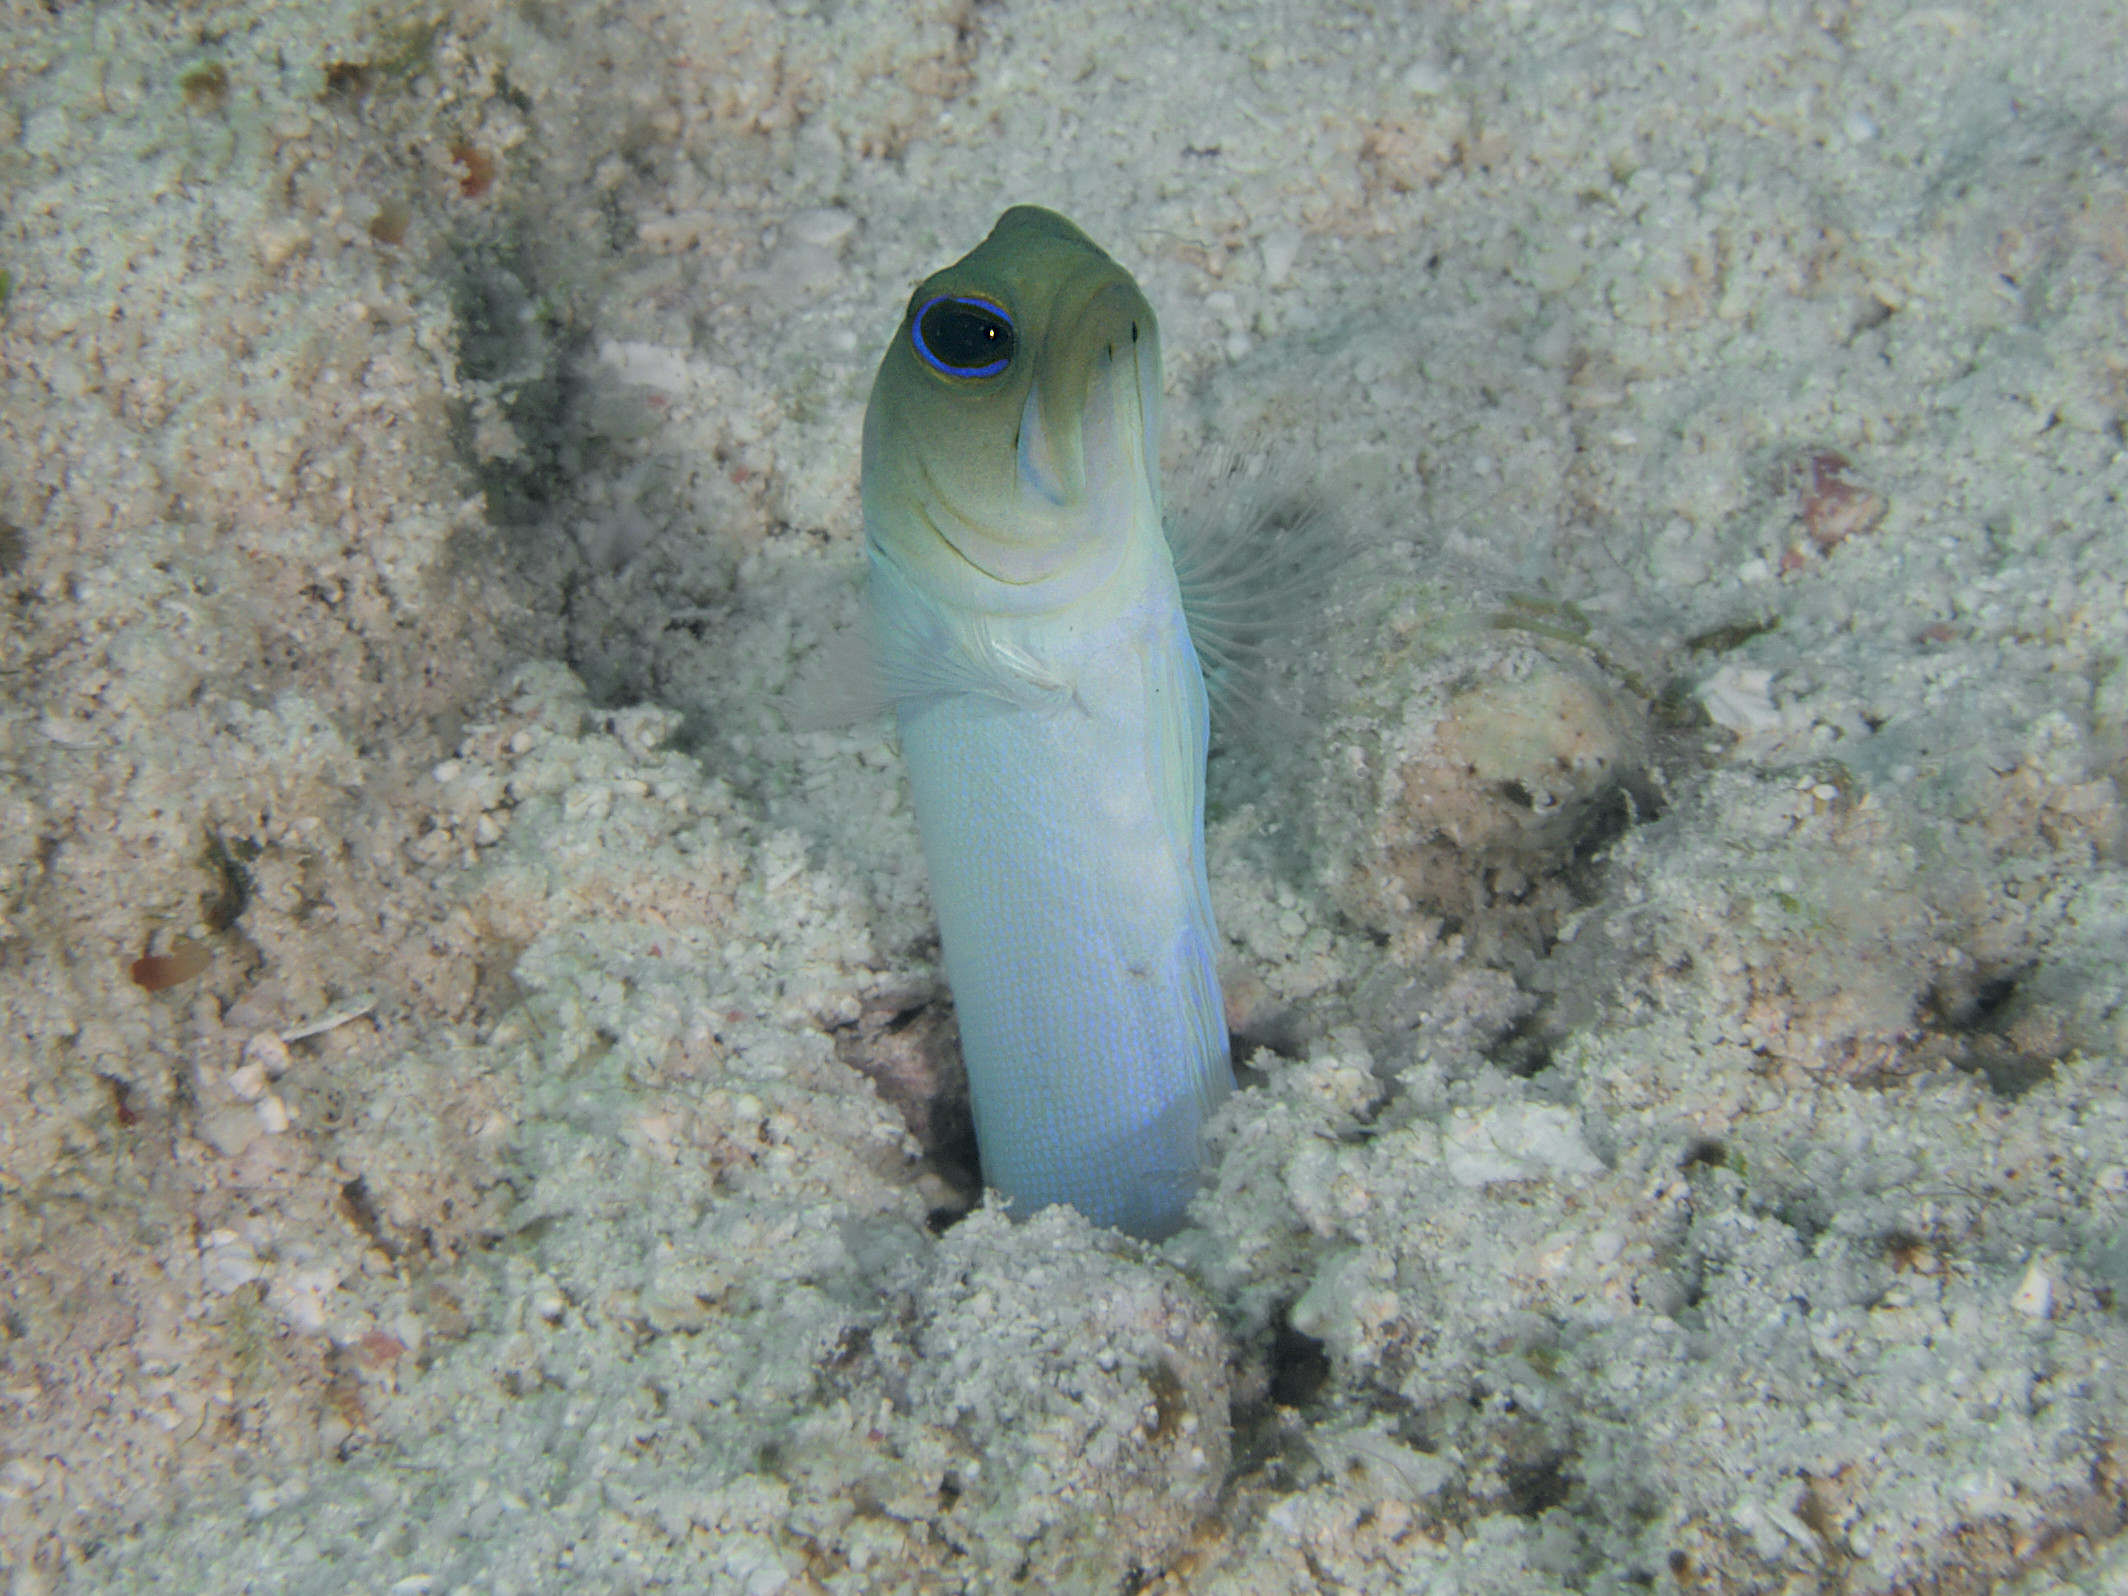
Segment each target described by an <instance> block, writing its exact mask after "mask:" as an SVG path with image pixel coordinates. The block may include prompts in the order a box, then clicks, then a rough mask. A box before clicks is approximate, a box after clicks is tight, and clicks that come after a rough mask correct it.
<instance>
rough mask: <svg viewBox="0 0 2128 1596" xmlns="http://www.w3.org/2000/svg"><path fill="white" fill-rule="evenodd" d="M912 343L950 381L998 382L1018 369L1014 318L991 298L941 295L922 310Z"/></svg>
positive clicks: (914, 324)
mask: <svg viewBox="0 0 2128 1596" xmlns="http://www.w3.org/2000/svg"><path fill="white" fill-rule="evenodd" d="M909 342H910V343H912V344H914V345H915V346H916V352H917V354H918V355H920V356H922V357H923V362H924V364H925V365H927V366H929V367H930V368H931V369H932V370H933V371H937V372H943V373H944V374H945V375H946V376H948V377H995V376H996V375H998V373H1000V372H1001V371H1003V370H1004V369H1005V368H1006V367H1007V366H1009V365H1011V364H1012V347H1013V343H1014V339H1013V333H1012V318H1011V317H1010V316H1008V315H1006V314H1005V312H1004V311H1002V310H1000V309H999V308H998V307H997V306H996V305H993V304H991V303H990V301H988V300H987V299H960V298H956V297H955V296H953V295H951V294H940V295H938V296H936V297H935V298H932V299H927V300H925V301H924V302H923V304H922V305H921V306H920V307H919V308H918V310H917V312H916V317H915V320H914V321H913V322H911V324H910V327H909Z"/></svg>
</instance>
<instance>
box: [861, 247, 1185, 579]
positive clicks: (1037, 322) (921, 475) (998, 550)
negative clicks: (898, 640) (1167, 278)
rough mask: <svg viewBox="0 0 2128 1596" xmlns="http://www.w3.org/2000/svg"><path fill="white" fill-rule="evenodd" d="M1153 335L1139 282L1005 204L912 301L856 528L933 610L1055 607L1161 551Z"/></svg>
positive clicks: (867, 442) (888, 362) (881, 379)
mask: <svg viewBox="0 0 2128 1596" xmlns="http://www.w3.org/2000/svg"><path fill="white" fill-rule="evenodd" d="M1159 437H1160V334H1159V328H1158V325H1157V323H1156V322H1155V320H1154V318H1153V310H1152V306H1151V305H1149V304H1147V303H1146V299H1145V296H1144V295H1143V294H1142V293H1140V292H1139V290H1138V285H1137V283H1136V282H1135V281H1134V280H1133V279H1132V278H1131V275H1130V273H1129V272H1127V271H1125V270H1124V269H1123V268H1122V267H1121V266H1119V265H1117V264H1116V262H1115V261H1113V260H1111V259H1110V258H1109V257H1108V255H1106V254H1105V253H1103V251H1102V250H1101V249H1100V248H1099V246H1097V245H1096V244H1095V243H1094V242H1093V240H1091V239H1089V238H1088V237H1087V236H1086V235H1085V234H1084V233H1082V232H1080V231H1079V229H1078V228H1076V227H1074V226H1073V225H1072V224H1071V223H1070V222H1068V221H1066V220H1065V219H1064V218H1063V217H1061V216H1059V215H1057V214H1056V213H1055V212H1053V211H1046V210H1042V209H1040V208H1038V207H1036V206H1032V205H1016V206H1014V207H1013V208H1012V209H1011V210H1009V211H1007V212H1005V214H1004V215H1003V216H1001V217H999V218H998V222H997V225H996V226H995V227H993V228H992V229H991V230H990V236H989V237H988V238H986V239H984V240H983V242H982V243H981V244H979V245H978V246H977V247H976V248H975V249H974V250H972V251H970V252H969V253H968V254H967V255H965V256H963V257H962V258H961V259H960V260H958V261H956V262H954V263H953V264H952V265H951V266H948V267H946V268H945V269H944V270H943V271H940V272H937V273H934V274H933V275H932V276H930V277H928V278H926V279H925V280H924V281H923V283H922V284H920V285H919V286H918V288H917V290H916V292H915V293H914V294H912V295H911V296H910V298H909V308H908V311H907V313H906V314H905V315H904V316H903V317H902V322H901V327H900V328H899V330H898V331H897V332H896V333H895V335H894V341H893V343H892V344H890V345H889V346H888V348H887V353H886V357H885V358H884V359H883V360H881V361H880V364H879V375H878V377H877V378H876V379H875V380H874V382H873V385H872V399H871V403H870V405H869V406H867V408H866V410H865V428H864V509H865V525H866V528H867V531H868V534H869V536H870V538H871V540H872V542H873V545H874V547H875V549H876V550H877V552H878V553H879V554H880V555H881V556H883V557H884V558H886V559H888V560H890V561H892V562H893V563H894V564H895V565H896V566H897V567H898V568H899V569H900V570H901V571H902V572H903V573H904V574H906V575H907V576H908V577H909V578H910V579H911V580H912V581H914V582H915V583H916V584H917V585H918V586H919V587H920V588H922V589H923V590H925V591H926V592H928V593H930V594H931V595H932V597H934V598H935V599H938V600H940V601H942V602H945V603H947V604H949V605H952V606H954V607H957V608H961V609H965V610H972V611H976V612H978V613H986V614H1028V613H1033V612H1039V611H1046V610H1051V609H1055V608H1057V607H1059V606H1061V605H1065V604H1069V603H1071V602H1072V601H1074V600H1075V599H1077V598H1080V597H1082V596H1084V595H1085V594H1087V593H1089V592H1091V591H1093V590H1095V589H1096V588H1098V587H1100V586H1101V585H1102V584H1103V583H1104V582H1106V581H1107V580H1108V578H1109V577H1110V576H1111V575H1113V574H1114V573H1115V572H1116V570H1117V569H1118V568H1119V567H1120V566H1121V565H1122V564H1123V563H1124V561H1125V560H1126V558H1127V557H1128V556H1129V555H1130V554H1131V553H1132V552H1133V551H1134V550H1142V548H1143V547H1144V544H1145V540H1146V539H1147V537H1148V536H1150V537H1152V538H1154V539H1158V538H1159V536H1160V488H1159V459H1160V455H1159Z"/></svg>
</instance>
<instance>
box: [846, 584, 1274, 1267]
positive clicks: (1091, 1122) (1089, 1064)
mask: <svg viewBox="0 0 2128 1596" xmlns="http://www.w3.org/2000/svg"><path fill="white" fill-rule="evenodd" d="M1159 552H1160V555H1161V558H1160V559H1159V560H1158V561H1155V562H1149V563H1150V564H1151V565H1152V566H1153V569H1151V570H1148V571H1144V572H1141V573H1137V574H1138V575H1139V577H1140V580H1138V581H1136V582H1134V583H1127V584H1126V586H1135V587H1136V588H1137V589H1138V591H1136V592H1135V593H1131V594H1128V595H1127V596H1124V597H1122V601H1121V602H1120V603H1117V604H1113V605H1108V604H1099V605H1092V606H1085V605H1082V606H1078V607H1076V610H1075V613H1074V614H1073V615H1072V616H1068V617H1034V618H1013V619H1011V620H1009V621H1000V620H998V619H996V618H993V619H992V620H991V621H990V622H989V623H988V624H986V625H984V626H982V627H980V628H978V629H977V630H978V633H979V635H978V637H977V638H976V639H975V640H974V641H972V642H971V641H970V640H969V639H968V638H967V637H966V636H965V635H963V636H961V637H959V638H957V639H956V638H955V634H956V633H965V631H966V630H967V629H966V628H965V626H964V625H961V624H957V623H955V622H954V621H952V620H949V619H947V618H946V617H944V616H941V615H940V614H939V613H938V612H937V611H936V610H935V609H934V608H933V607H932V606H931V604H930V602H929V601H928V600H927V599H925V598H924V597H922V596H921V595H920V594H918V593H917V592H916V591H915V590H914V589H913V588H912V587H911V586H910V585H909V584H908V583H907V582H906V581H904V580H901V579H900V578H899V576H898V574H897V573H896V572H895V571H894V570H893V568H892V566H891V565H890V564H889V563H888V562H887V561H886V560H885V559H884V558H882V557H881V556H880V554H879V553H878V551H877V548H876V546H875V550H874V555H873V577H872V581H873V594H874V604H875V607H876V608H878V609H882V610H884V609H886V608H889V607H892V606H901V605H905V606H908V607H909V610H908V611H904V614H908V615H910V618H911V623H912V624H909V625H908V626H907V627H906V629H903V628H893V629H891V630H890V631H889V635H890V636H891V635H896V634H897V633H898V634H899V635H902V636H903V637H905V638H906V639H907V643H908V646H910V647H921V648H924V649H926V650H928V651H929V658H930V662H931V665H932V666H933V667H934V668H935V667H936V666H937V664H938V660H939V655H940V653H941V652H952V653H957V654H958V655H959V662H958V663H959V664H960V666H961V667H962V668H963V669H964V670H965V673H966V677H967V680H966V683H965V686H964V689H963V690H959V691H954V690H950V689H949V690H942V691H937V692H932V693H928V694H924V695H922V696H917V697H913V698H904V699H903V701H902V702H901V703H900V705H899V706H898V712H899V717H900V721H901V734H902V749H903V752H904V754H905V755H906V757H907V759H908V765H909V782H910V787H911V794H912V797H913V800H914V803H915V809H916V815H917V820H918V823H919V826H920V828H921V830H922V832H923V840H924V855H925V859H926V861H927V862H928V864H929V866H930V873H931V893H932V898H933V901H934V903H935V905H936V907H937V911H938V919H939V932H940V938H941V942H942V944H943V948H944V955H945V964H946V976H947V980H948V981H949V983H950V984H951V986H952V989H953V996H954V1003H955V1007H956V1011H957V1013H958V1015H959V1020H960V1032H961V1051H962V1054H963V1057H964V1058H965V1060H966V1062H967V1066H968V1077H969V1084H970V1088H971V1091H972V1095H973V1098H974V1107H975V1118H976V1136H977V1140H978V1142H979V1143H980V1145H981V1149H982V1158H983V1175H984V1180H985V1182H986V1184H988V1185H991V1186H994V1187H996V1188H997V1189H998V1190H999V1191H1001V1192H1003V1193H1004V1194H1005V1195H1006V1196H1007V1197H1009V1198H1010V1199H1012V1202H1013V1206H1014V1209H1015V1211H1016V1212H1021V1213H1025V1212H1031V1211H1032V1210H1034V1209H1037V1208H1041V1207H1044V1206H1046V1205H1048V1204H1050V1203H1069V1204H1071V1206H1073V1207H1074V1208H1077V1209H1078V1210H1079V1211H1080V1212H1081V1213H1083V1214H1084V1215H1086V1217H1087V1218H1089V1219H1092V1220H1094V1221H1095V1222H1097V1223H1100V1224H1105V1225H1114V1226H1116V1227H1117V1228H1119V1229H1122V1230H1126V1231H1129V1232H1131V1233H1132V1234H1135V1235H1140V1236H1148V1237H1161V1236H1166V1235H1168V1234H1170V1233H1172V1232H1173V1231H1175V1230H1176V1229H1178V1228H1179V1227H1180V1226H1181V1224H1182V1222H1183V1219H1184V1211H1185V1209H1186V1208H1187V1206H1188V1203H1189V1200H1190V1197H1191V1194H1192V1193H1193V1192H1194V1190H1195V1188H1196V1181H1197V1168H1198V1163H1199V1157H1200V1146H1201V1141H1202V1135H1203V1130H1204V1121H1205V1119H1206V1117H1207V1115H1208V1114H1209V1113H1210V1112H1211V1110H1212V1109H1213V1108H1214V1107H1216V1106H1217V1104H1218V1101H1219V1099H1220V1098H1221V1097H1223V1096H1224V1095H1225V1094H1226V1093H1227V1092H1228V1091H1230V1090H1232V1087H1233V1072H1232V1069H1231V1067H1230V1065H1229V1063H1228V1059H1227V1033H1226V1022H1225V1017H1224V1014H1223V1011H1222V1006H1221V1000H1220V992H1219V978H1218V971H1217V965H1216V958H1217V953H1216V949H1217V946H1218V942H1217V938H1216V936H1215V934H1214V932H1213V929H1212V906H1211V898H1210V894H1209V892H1208V890H1207V887H1206V884H1205V869H1204V820H1203V813H1204V802H1203V794H1204V758H1205V740H1206V734H1207V733H1206V706H1205V692H1204V678H1203V675H1202V672H1201V671H1200V670H1199V668H1198V663H1197V655H1196V652H1195V651H1194V650H1193V649H1192V647H1191V646H1190V638H1189V632H1188V629H1187V627H1186V626H1185V624H1184V621H1183V615H1182V608H1181V603H1180V600H1179V598H1178V596H1177V594H1176V591H1175V583H1174V575H1173V572H1172V569H1171V568H1169V567H1168V566H1167V564H1166V561H1165V547H1164V545H1162V546H1161V548H1160V550H1159ZM1088 609H1094V610H1099V611H1106V612H1107V613H1105V614H1102V615H1100V616H1099V617H1098V618H1094V617H1090V616H1089V615H1088V614H1087V613H1086V612H1087V610H1088ZM912 612H913V613H912ZM984 655H988V656H989V658H988V659H987V660H984V659H983V658H981V656H984ZM1005 660H1010V661H1012V662H1013V674H1012V675H1010V676H1006V675H1004V674H1002V672H1001V670H1000V662H1002V661H1005ZM986 675H987V676H990V677H991V680H992V684H993V690H989V691H985V690H982V686H981V683H982V678H983V677H984V676H986ZM942 686H943V684H942Z"/></svg>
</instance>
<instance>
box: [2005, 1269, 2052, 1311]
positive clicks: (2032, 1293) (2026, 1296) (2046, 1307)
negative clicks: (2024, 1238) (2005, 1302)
mask: <svg viewBox="0 0 2128 1596" xmlns="http://www.w3.org/2000/svg"><path fill="white" fill-rule="evenodd" d="M2010 1306H2011V1307H2013V1308H2015V1309H2016V1310H2017V1311H2018V1312H2019V1313H2021V1314H2023V1315H2024V1316H2025V1317H2026V1318H2027V1319H2051V1318H2053V1317H2054V1281H2053V1279H2052V1278H2051V1277H2050V1276H2049V1275H2048V1274H2047V1272H2046V1271H2045V1270H2044V1269H2042V1268H2041V1267H2040V1266H2039V1265H2038V1264H2034V1265H2032V1267H2031V1268H2029V1269H2027V1270H2026V1271H2025V1277H2024V1279H2023V1280H2022V1281H2021V1282H2019V1284H2018V1287H2017V1290H2016V1292H2015V1294H2014V1295H2012V1296H2011V1298H2010Z"/></svg>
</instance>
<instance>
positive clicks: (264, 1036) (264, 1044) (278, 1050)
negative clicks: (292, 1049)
mask: <svg viewBox="0 0 2128 1596" xmlns="http://www.w3.org/2000/svg"><path fill="white" fill-rule="evenodd" d="M252 1065H256V1066H258V1068H260V1069H261V1070H263V1071H265V1073H266V1078H267V1079H268V1080H273V1081H277V1080H279V1079H280V1078H281V1077H282V1076H283V1075H286V1074H287V1073H288V1065H289V1057H288V1044H287V1043H286V1042H284V1041H282V1040H281V1039H280V1038H279V1037H278V1036H276V1035H275V1034H274V1033H273V1032H271V1031H260V1032H259V1033H258V1034H257V1035H255V1036H253V1037H252V1038H251V1040H250V1041H248V1042H246V1043H245V1044H244V1066H245V1068H249V1067H250V1066H252ZM243 1072H244V1071H243V1069H239V1070H238V1071H237V1074H239V1075H241V1074H243ZM232 1080H233V1077H232Z"/></svg>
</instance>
